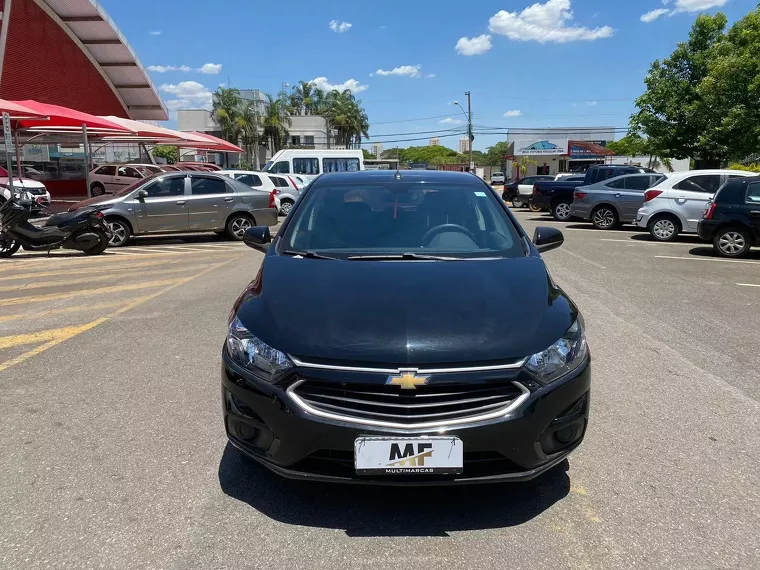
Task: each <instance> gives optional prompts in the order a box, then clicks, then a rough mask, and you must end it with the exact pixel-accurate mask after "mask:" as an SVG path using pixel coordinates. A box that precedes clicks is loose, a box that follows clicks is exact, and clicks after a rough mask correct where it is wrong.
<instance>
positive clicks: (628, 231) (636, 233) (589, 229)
mask: <svg viewBox="0 0 760 570" xmlns="http://www.w3.org/2000/svg"><path fill="white" fill-rule="evenodd" d="M570 223H572V222H570ZM565 230H567V231H568V232H604V233H606V234H634V235H639V234H643V232H634V231H631V230H597V229H594V228H588V229H587V228H568V227H564V228H562V231H565Z"/></svg>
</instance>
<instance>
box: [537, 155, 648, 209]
mask: <svg viewBox="0 0 760 570" xmlns="http://www.w3.org/2000/svg"><path fill="white" fill-rule="evenodd" d="M639 173H654V170H652V169H651V168H643V167H641V166H623V165H620V166H618V165H614V164H599V165H595V166H592V167H590V168H589V169H588V170H587V171H586V176H585V177H584V179H583V181H582V182H574V181H559V182H536V183H535V184H534V185H533V195H532V196H531V197H530V205H531V209H532V210H534V211H535V210H537V209H542V210H549V211H550V212H551V213H552V216H554V219H555V220H559V221H561V222H564V221H567V220H569V219H570V204H572V202H573V193H574V192H575V189H576V188H579V187H581V186H588V185H590V184H596V183H597V182H601V181H603V180H607V179H608V178H614V177H615V176H622V175H623V174H639Z"/></svg>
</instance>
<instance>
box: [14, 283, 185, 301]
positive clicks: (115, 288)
mask: <svg viewBox="0 0 760 570" xmlns="http://www.w3.org/2000/svg"><path fill="white" fill-rule="evenodd" d="M181 280H182V279H160V280H158V281H145V282H143V283H129V284H127V285H112V286H110V287H98V288H96V289H82V290H80V291H68V292H66V293H51V294H49V295H29V296H26V297H11V298H10V299H0V307H7V306H9V305H23V304H25V303H38V302H41V301H60V300H62V299H73V298H74V297H82V296H85V295H87V296H89V297H92V296H96V295H107V294H109V293H119V292H121V291H137V290H138V289H149V288H151V287H163V286H164V285H172V284H174V283H177V282H178V281H181Z"/></svg>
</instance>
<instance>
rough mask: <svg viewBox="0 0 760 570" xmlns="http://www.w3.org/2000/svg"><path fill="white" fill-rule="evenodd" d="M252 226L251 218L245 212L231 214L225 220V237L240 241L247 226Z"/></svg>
mask: <svg viewBox="0 0 760 570" xmlns="http://www.w3.org/2000/svg"><path fill="white" fill-rule="evenodd" d="M252 227H253V219H252V218H251V217H250V216H249V215H247V214H233V216H232V217H231V218H230V219H229V220H228V221H227V237H229V238H230V239H234V240H236V241H242V240H243V236H244V235H245V232H246V230H247V229H248V228H252Z"/></svg>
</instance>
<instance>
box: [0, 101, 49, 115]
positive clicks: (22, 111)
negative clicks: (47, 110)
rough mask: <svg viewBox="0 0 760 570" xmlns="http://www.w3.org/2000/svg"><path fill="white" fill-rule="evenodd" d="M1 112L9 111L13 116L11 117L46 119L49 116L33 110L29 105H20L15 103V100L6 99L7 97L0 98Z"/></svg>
mask: <svg viewBox="0 0 760 570" xmlns="http://www.w3.org/2000/svg"><path fill="white" fill-rule="evenodd" d="M0 113H8V114H9V115H10V116H11V119H14V120H16V119H33V118H37V119H45V118H47V115H45V114H44V113H38V112H36V111H33V110H32V109H30V108H29V107H24V106H23V105H19V104H18V103H14V102H13V101H6V100H5V99H0Z"/></svg>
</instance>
